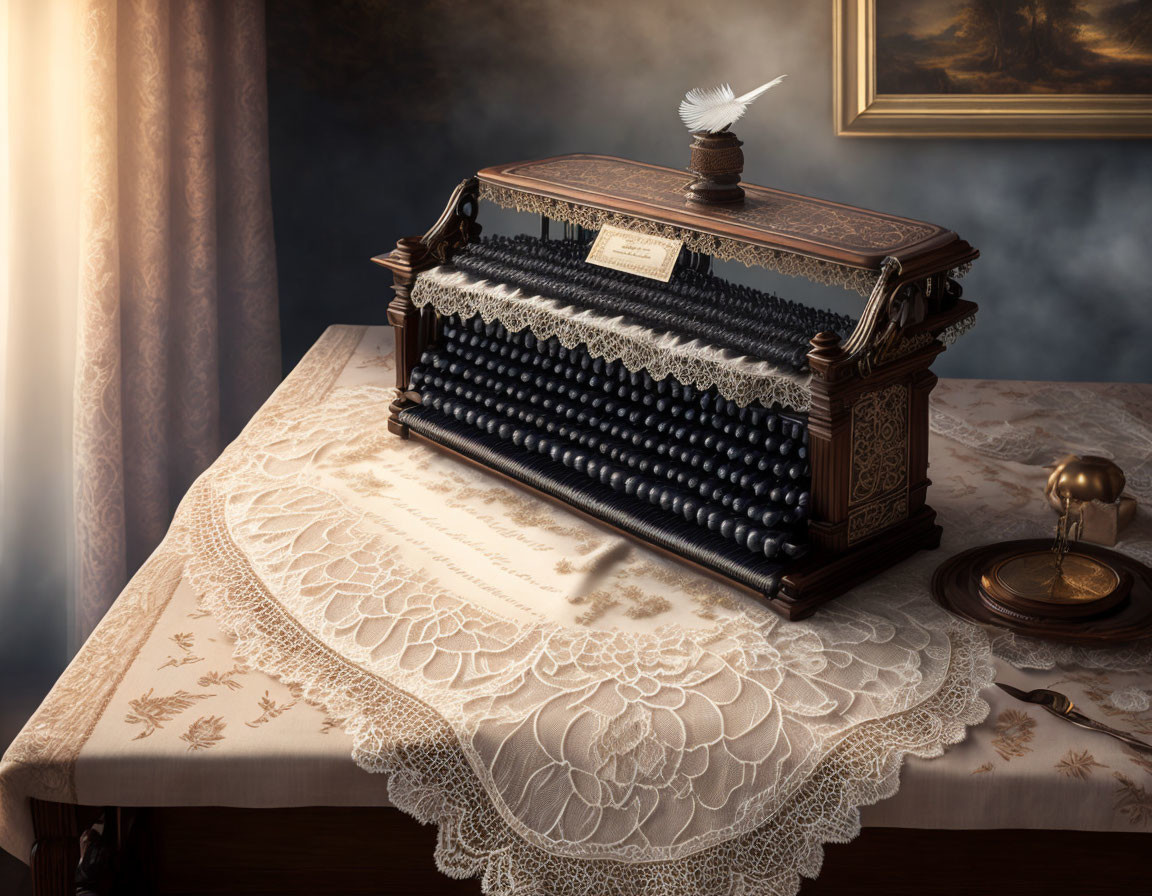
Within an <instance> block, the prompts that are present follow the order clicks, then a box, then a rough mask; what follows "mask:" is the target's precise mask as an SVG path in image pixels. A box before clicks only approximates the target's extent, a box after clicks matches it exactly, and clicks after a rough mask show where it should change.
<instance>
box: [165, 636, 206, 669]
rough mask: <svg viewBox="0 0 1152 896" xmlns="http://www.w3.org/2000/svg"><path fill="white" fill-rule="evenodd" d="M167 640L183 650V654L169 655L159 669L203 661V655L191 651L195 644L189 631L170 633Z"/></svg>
mask: <svg viewBox="0 0 1152 896" xmlns="http://www.w3.org/2000/svg"><path fill="white" fill-rule="evenodd" d="M168 640H169V641H171V642H172V643H173V644H175V645H176V649H177V650H179V651H183V653H184V656H169V657H168V662H166V663H164V665H162V666H161V667H160V668H161V669H168V668H179V667H180V666H189V665H191V664H193V663H202V662H204V657H202V656H196V655H195V654H193V653H192V648H193V647H195V646H196V639H195V638H194V637H193V636H192V633H191V632H177V633H176V634H174V635H171V636H170V637H169V638H168Z"/></svg>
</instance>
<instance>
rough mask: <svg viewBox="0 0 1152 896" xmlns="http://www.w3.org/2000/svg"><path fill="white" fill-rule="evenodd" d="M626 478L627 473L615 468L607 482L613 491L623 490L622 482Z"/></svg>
mask: <svg viewBox="0 0 1152 896" xmlns="http://www.w3.org/2000/svg"><path fill="white" fill-rule="evenodd" d="M627 480H628V474H627V473H625V472H624V471H623V470H616V471H615V472H613V473H612V475H611V476H610V477H609V479H608V484H609V485H610V486H612V488H613V489H614V490H615V491H618V492H619V491H623V490H624V484H625V482H627Z"/></svg>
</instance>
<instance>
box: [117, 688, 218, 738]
mask: <svg viewBox="0 0 1152 896" xmlns="http://www.w3.org/2000/svg"><path fill="white" fill-rule="evenodd" d="M154 690H155V689H154V688H149V689H148V693H146V694H144V695H143V696H141V697H137V698H136V699H135V700H132V701H130V702H129V704H128V706H129V707H130V708H131V710H132V711H131V712H130V713H128V715H126V716H125V717H124V721H125V722H127V723H128V724H129V725H143V726H144V730H143V731H141V732H140V733H139V734H137V735H136V736H135V737H134V738H132V739H133V740H141V739H142V738H145V737H149V736H151V735H152V734H153V733H154V732H155V731H156V730H157V729H160V728H163V727H164V723H165V722H170V721H172V719H174V718H176V716H178V715H179V714H180V713H182V712H184V710H186V709H188V708H190V707H191V706H193V705H195V703H196V702H197V701H199V700H206V699H207V698H209V697H212V696H214V695H213V694H190V693H189V692H188V691H177V692H176V693H174V694H169V695H168V696H167V697H157V696H153V691H154Z"/></svg>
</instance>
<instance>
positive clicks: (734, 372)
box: [373, 155, 978, 618]
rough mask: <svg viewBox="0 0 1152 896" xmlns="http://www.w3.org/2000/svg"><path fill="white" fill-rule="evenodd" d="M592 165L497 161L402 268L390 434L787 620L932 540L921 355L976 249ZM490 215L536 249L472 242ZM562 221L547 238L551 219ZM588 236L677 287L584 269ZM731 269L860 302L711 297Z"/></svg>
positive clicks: (458, 197)
mask: <svg viewBox="0 0 1152 896" xmlns="http://www.w3.org/2000/svg"><path fill="white" fill-rule="evenodd" d="M690 180H691V177H690V176H689V175H688V174H686V173H684V172H682V171H677V170H675V169H670V168H661V167H657V166H653V165H647V164H643V163H639V162H633V161H628V160H625V159H617V158H612V157H606V156H596V155H570V156H561V157H557V158H550V159H542V160H539V161H531V162H521V163H516V164H511V165H503V166H499V167H494V168H488V169H485V170H484V171H481V172H480V173H479V174H478V175H477V176H476V177H475V178H472V179H469V180H466V181H464V182H463V183H462V184H460V186H459V187H457V189H456V191H455V192H454V193H453V194H452V196H451V198H450V200H449V202H448V205H447V207H446V209H445V211H444V213H443V215H441V217H440V220H438V221H437V222H436V224H435V225H434V226H433V227H432V228H431V229H430V230H429V231H428V232H427V233H426V234H425V235H424V236H423V237H419V238H405V239H401V240H400V241H399V242H398V243H397V246H396V248H395V249H394V250H392V251H391V252H389V253H387V254H385V255H381V256H379V257H377V258H375V259H373V260H374V261H376V262H377V263H379V264H381V265H383V266H384V267H386V268H388V269H389V270H391V271H392V273H393V277H394V284H393V290H394V293H395V294H394V297H393V298H392V300H391V302H390V304H389V306H388V321H389V323H390V324H392V326H393V327H394V328H395V333H396V359H397V366H396V389H397V391H396V398H395V400H394V401H393V402H392V404H391V406H390V408H389V416H388V424H387V425H388V428H389V429H390V430H391V431H392V432H394V433H396V434H397V435H398V436H400V437H401V438H413V439H420V440H424V441H427V442H430V443H433V444H435V445H437V446H438V447H440V448H442V449H444V450H446V451H449V452H451V453H453V454H455V455H458V456H460V457H461V458H464V459H466V460H468V461H470V462H472V463H475V464H479V465H482V466H483V467H485V468H487V469H489V470H491V471H494V472H495V473H497V474H500V475H502V476H504V477H507V478H508V479H511V480H514V481H515V482H517V483H519V484H520V485H522V486H524V487H526V488H528V489H530V490H533V491H535V492H538V493H540V494H543V495H545V496H548V497H549V498H552V499H556V500H558V501H560V502H563V503H564V504H566V505H568V506H570V507H572V508H575V509H576V510H578V511H581V512H582V513H584V514H586V515H589V516H591V517H593V518H595V519H596V520H598V521H599V522H601V523H603V524H605V525H608V526H610V527H612V528H614V529H616V530H617V531H620V532H623V533H626V534H627V535H629V536H631V537H633V538H636V539H638V540H640V541H641V542H643V543H645V544H647V545H649V546H651V547H655V548H657V549H659V550H661V551H663V552H665V553H668V554H671V555H674V556H675V557H677V558H679V559H681V560H683V561H685V562H688V563H691V564H694V565H696V566H697V567H700V568H703V569H704V570H707V571H708V572H710V573H712V574H713V575H716V576H719V577H721V578H723V579H725V580H727V581H730V582H734V583H736V584H738V585H739V586H741V587H743V588H744V589H746V590H750V591H752V592H754V593H755V594H757V595H759V596H761V597H762V598H763V599H765V600H766V601H767V602H768V604H769V605H770V606H771V607H773V608H774V609H776V610H777V611H779V612H780V613H782V614H783V615H785V616H787V617H788V618H799V617H803V616H805V615H808V614H810V613H811V612H812V611H813V610H814V609H815V608H816V607H817V606H818V605H819V604H821V603H823V602H824V601H827V600H829V599H830V598H832V597H835V596H836V595H838V594H841V593H843V592H844V591H846V590H847V589H849V588H851V587H852V586H853V585H855V584H857V583H859V582H861V581H863V580H865V579H867V578H868V577H870V576H872V575H874V574H876V573H877V572H879V571H881V570H883V569H885V568H887V567H888V566H890V565H892V564H894V563H896V562H898V561H900V560H901V559H903V558H905V557H907V556H908V555H909V554H911V553H913V552H914V551H917V550H919V549H921V548H933V547H936V546H937V545H938V544H939V541H940V531H941V530H940V527H939V526H937V525H936V522H935V517H936V514H935V512H934V511H933V510H932V509H931V508H930V507H929V506H928V505H927V504H926V503H925V497H926V493H927V489H928V485H929V480H928V396H929V393H930V392H931V391H932V388H933V386H934V385H935V383H936V377H935V375H934V374H933V373H932V372H931V371H930V369H929V368H930V366H931V364H932V361H933V359H934V358H935V357H936V356H937V355H938V354H939V353H940V352H941V351H943V350H944V347H945V345H946V344H948V343H950V342H951V341H952V339H954V338H955V337H956V336H957V335H958V334H959V333H961V332H963V331H964V330H965V329H967V328H968V327H970V326H971V324H972V322H973V319H974V315H975V312H976V306H975V305H974V304H973V303H971V302H968V301H965V300H963V299H962V298H961V289H960V286H959V285H958V283H957V278H958V277H959V276H960V275H962V274H963V273H964V272H965V271H966V269H967V267H968V266H969V265H970V263H971V262H972V261H973V260H974V259H975V258H976V257H977V254H978V253H977V252H976V250H975V249H973V248H972V247H971V246H970V245H969V244H968V243H966V242H964V241H963V240H961V239H960V238H959V237H958V236H957V235H956V234H955V233H953V232H951V231H948V230H944V229H942V228H940V227H937V226H935V225H932V224H926V223H923V222H920V221H913V220H908V219H905V218H898V217H894V216H891V215H885V214H880V213H877V212H872V211H866V210H863V209H857V208H851V207H849V206H845V205H840V204H837V203H833V202H827V201H823V200H819V199H812V198H808V197H804V196H798V195H794V194H790V193H784V192H780V191H777V190H772V189H767V188H764V187H757V186H752V185H749V184H744V185H743V187H744V191H745V198H744V200H743V202H742V203H738V204H734V205H729V206H709V205H705V204H700V203H692V202H686V201H685V188H686V187H687V186H688V185H689V182H690ZM481 202H491V203H495V204H497V205H500V206H503V207H505V208H511V209H515V210H517V211H519V212H529V213H532V214H533V215H536V216H539V220H540V231H539V236H535V235H533V236H517V237H486V238H482V237H481V236H480V232H481V228H480V226H479V225H478V224H477V223H476V218H477V212H478V208H479V204H480V203H481ZM561 225H562V227H561ZM603 228H621V229H623V230H625V231H629V232H631V233H635V234H641V235H651V236H655V237H659V238H663V239H665V240H673V241H675V245H677V246H678V247H682V251H680V253H679V255H678V260H677V262H676V265H675V269H674V270H673V272H672V274H671V277H670V279H669V280H668V282H666V283H664V282H660V281H658V280H655V279H651V278H649V277H645V276H640V275H637V274H633V273H628V272H626V271H618V270H612V269H609V268H606V267H601V266H598V265H594V264H590V263H588V262H587V261H586V260H585V259H586V256H587V255H588V253H589V246H590V241H591V238H592V237H593V236H594V235H596V234H597V232H599V231H600V230H602V229H603ZM713 259H723V260H730V259H734V260H738V261H741V262H743V263H744V264H746V265H749V266H759V267H764V268H769V269H773V270H776V271H779V272H782V273H785V274H789V275H793V276H801V277H806V278H809V279H811V280H815V281H818V282H820V283H824V284H835V285H840V286H843V287H846V288H848V289H853V290H856V291H858V292H859V293H861V295H862V296H865V297H867V299H866V302H865V304H864V307H863V312H862V313H861V315H860V317H859V320H852V319H850V318H848V317H845V316H843V315H838V314H833V313H831V312H825V311H819V310H816V309H812V308H808V307H805V306H803V305H800V304H797V303H794V302H790V301H785V300H783V299H781V298H778V297H776V296H774V295H771V294H768V293H765V292H760V291H758V290H755V289H751V288H749V287H746V286H740V285H736V284H733V283H730V282H726V281H725V280H723V279H721V278H720V277H718V276H716V275H715V274H713V273H712V269H713V261H712V260H713Z"/></svg>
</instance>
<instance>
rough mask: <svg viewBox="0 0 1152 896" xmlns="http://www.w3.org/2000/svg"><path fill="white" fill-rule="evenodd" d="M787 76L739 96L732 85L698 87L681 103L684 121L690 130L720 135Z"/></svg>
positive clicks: (681, 117) (687, 94) (681, 115)
mask: <svg viewBox="0 0 1152 896" xmlns="http://www.w3.org/2000/svg"><path fill="white" fill-rule="evenodd" d="M787 77H788V76H787V75H781V76H780V77H779V78H776V79H775V80H773V81H769V82H768V83H767V84H761V85H760V86H759V87H757V88H756V89H755V90H750V91H748V92H747V93H746V94H744V95H743V96H736V94H735V93H733V92H732V88H731V87H730V86H729V85H728V84H724V85H722V86H720V87H695V88H693V89H692V90H689V91H688V93H686V94H685V95H684V99H683V100H681V101H680V119H681V121H683V122H684V124H686V125H687V126H688V130H690V131H703V132H704V133H707V134H716V133H719V132H720V131H722V130H724V129H725V128H728V127H731V126H732V125H734V124H735V123H736V122H738V121H739V120H740V119H741V117H743V115H744V113H745V112H746V111H747V109H748V106H749V105H751V104H752V102H753V100H756V99H758V98H759V97H760V96H761V95H763V94H765V93H767V92H768V91H769V90H771V89H772V88H773V87H775V86H776V85H777V84H779V83H780V82H781V81H783V80H784V79H785V78H787Z"/></svg>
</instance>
